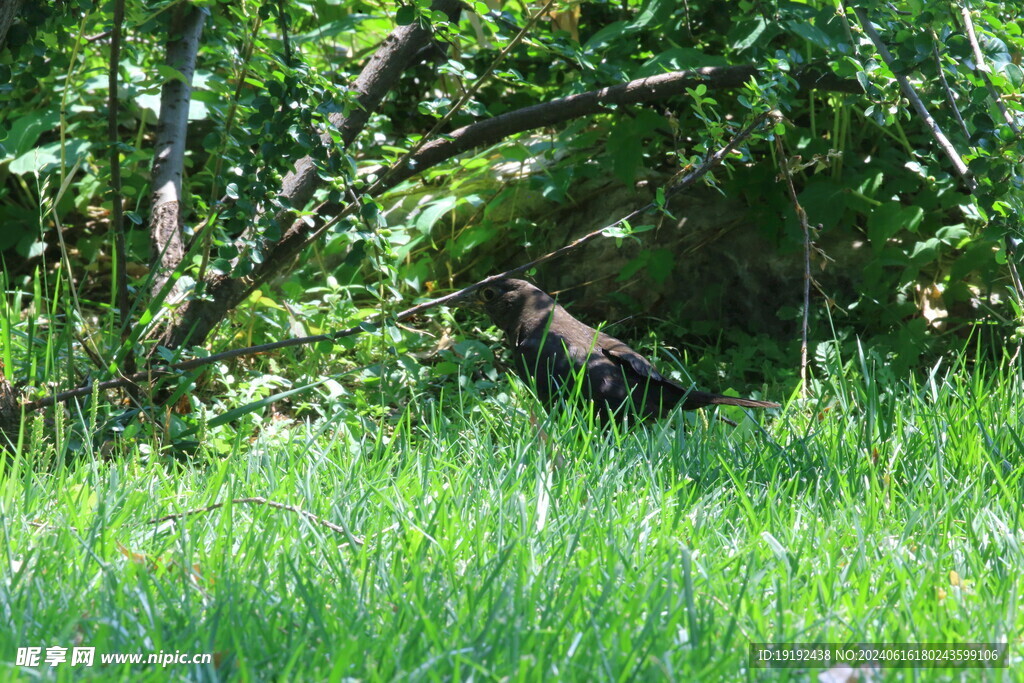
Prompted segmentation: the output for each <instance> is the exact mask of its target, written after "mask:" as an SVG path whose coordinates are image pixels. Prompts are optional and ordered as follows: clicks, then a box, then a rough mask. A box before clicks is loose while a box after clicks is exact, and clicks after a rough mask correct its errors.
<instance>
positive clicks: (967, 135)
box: [931, 29, 971, 142]
mask: <svg viewBox="0 0 1024 683" xmlns="http://www.w3.org/2000/svg"><path fill="white" fill-rule="evenodd" d="M931 34H932V56H933V57H935V67H936V68H937V69H938V70H939V80H940V81H942V89H943V90H944V91H945V92H946V101H947V102H949V108H950V109H951V110H953V117H954V118H955V119H956V122H957V124H959V126H960V132H961V133H963V134H964V140H967V141H968V142H970V141H971V132H970V131H969V130H967V124H966V123H965V122H964V117H963V116H961V115H960V108H959V107H957V106H956V98H955V97H954V96H953V90H952V89H951V88H950V87H949V83H948V82H946V70H945V69H944V68H942V57H941V56H939V36H938V35H936V33H935V29H932V31H931Z"/></svg>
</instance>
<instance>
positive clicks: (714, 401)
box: [708, 394, 781, 408]
mask: <svg viewBox="0 0 1024 683" xmlns="http://www.w3.org/2000/svg"><path fill="white" fill-rule="evenodd" d="M708 403H709V404H711V405H715V406H740V407H741V408H780V407H781V406H780V405H779V404H778V403H772V402H771V401H755V400H754V399H752V398H739V397H738V396H722V395H721V394H712V395H711V397H710V399H709V400H708Z"/></svg>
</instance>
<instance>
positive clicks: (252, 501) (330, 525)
mask: <svg viewBox="0 0 1024 683" xmlns="http://www.w3.org/2000/svg"><path fill="white" fill-rule="evenodd" d="M227 502H230V503H231V504H232V505H266V506H267V507H271V508H275V509H277V510H287V511H288V512H294V513H295V514H297V515H299V516H300V517H305V518H306V519H308V520H309V521H311V522H313V523H315V524H319V525H320V526H323V527H326V528H327V529H330V530H331V531H333V532H334V533H336V534H342V535H344V536H345V537H346V538H348V541H349V543H351V544H352V545H363V539H362V538H357V537H356V536H353V535H352V532H351V531H349V530H348V528H347V527H346V526H345V525H344V524H335V523H334V522H328V521H327V520H326V519H322V518H320V517H317V516H316V515H314V514H313V513H312V512H307V511H306V510H303V509H302V508H300V507H297V506H295V505H287V504H285V503H278V502H276V501H273V500H267V499H266V498H264V497H262V496H252V497H250V498H233V499H231V500H230V501H227ZM227 502H223V503H213V504H212V505H207V506H205V507H201V508H194V509H192V510H185V511H184V512H175V513H172V514H169V515H164V516H163V517H154V518H153V519H148V520H146V522H145V523H146V524H160V523H161V522H169V521H172V520H177V519H182V518H184V517H190V516H192V515H200V514H204V513H207V512H211V511H213V510H216V509H218V508H222V507H224V506H225V505H227Z"/></svg>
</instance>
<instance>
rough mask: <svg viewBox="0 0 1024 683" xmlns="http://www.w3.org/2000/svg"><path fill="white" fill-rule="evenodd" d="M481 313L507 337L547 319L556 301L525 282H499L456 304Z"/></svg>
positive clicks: (492, 283)
mask: <svg viewBox="0 0 1024 683" xmlns="http://www.w3.org/2000/svg"><path fill="white" fill-rule="evenodd" d="M456 305H458V306H465V307H469V308H475V309H477V310H482V311H484V312H485V313H487V315H488V316H490V318H491V321H492V322H493V323H494V324H495V325H497V326H498V327H500V328H501V329H502V330H503V331H504V332H505V333H506V334H508V335H514V333H515V331H516V330H517V329H519V328H521V327H523V326H524V325H531V324H533V323H536V322H541V324H543V322H544V321H546V320H547V316H548V314H550V312H551V309H552V308H554V306H555V300H554V299H552V298H551V297H550V296H548V295H547V294H545V293H544V292H543V291H542V290H541V289H539V288H537V287H535V286H533V285H531V284H530V283H529V282H526V281H525V280H513V279H505V280H497V281H495V282H491V283H488V284H486V285H484V286H483V287H480V288H478V289H474V290H472V291H470V292H467V293H466V294H465V295H464V296H463V297H461V298H460V299H459V300H458V301H457V302H456Z"/></svg>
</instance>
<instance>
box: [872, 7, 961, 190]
mask: <svg viewBox="0 0 1024 683" xmlns="http://www.w3.org/2000/svg"><path fill="white" fill-rule="evenodd" d="M853 11H854V14H856V15H857V19H858V20H859V21H860V25H861V26H862V27H863V28H864V33H866V34H867V36H868V38H869V39H870V40H871V42H872V43H873V44H874V46H875V49H876V50H878V54H879V56H880V57H881V58H882V61H883V62H885V64H886V66H888V67H889V70H890V71H891V72H892V75H893V77H894V78H895V79H896V82H897V83H899V84H900V90H902V91H903V94H904V95H905V96H906V98H907V99H908V100H910V104H911V105H913V107H914V109H915V110H917V114H918V116H920V117H921V119H922V120H923V121H924V122H925V125H926V126H928V130H929V131H931V134H932V137H934V138H935V141H936V142H937V143H938V144H939V147H940V148H941V149H942V151H943V152H945V154H946V156H947V157H949V160H950V162H952V164H953V167H954V168H955V169H956V172H957V173H958V174H959V175H960V178H961V179H962V180H963V182H964V184H965V185H966V186H967V188H968V189H969V190H970V191H971V192H972V193H973V192H974V191H975V190H976V189H977V188H978V181H977V180H975V178H974V174H973V173H971V171H970V169H968V168H967V164H965V163H964V160H963V159H961V158H960V154H959V153H958V152H957V151H956V148H955V147H954V146H953V143H951V142H950V141H949V138H947V137H946V135H945V133H943V132H942V128H941V127H939V124H938V123H937V122H936V121H935V119H934V118H932V115H931V114H930V113H929V112H928V108H927V107H926V106H925V105H924V102H923V101H922V100H921V97H920V96H919V95H918V94H917V91H916V90H914V86H912V85H911V84H910V81H909V80H908V79H907V77H906V76H904V75H903V74H902V73H901V72H900V71H899V69H897V68H896V64H895V62H896V60H895V59H894V58H893V56H892V53H891V52H889V48H887V47H886V46H885V43H884V42H882V38H881V36H879V35H878V31H876V30H875V27H874V25H872V23H871V20H870V19H869V18H868V15H867V12H865V11H864V8H863V7H854V8H853Z"/></svg>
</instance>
